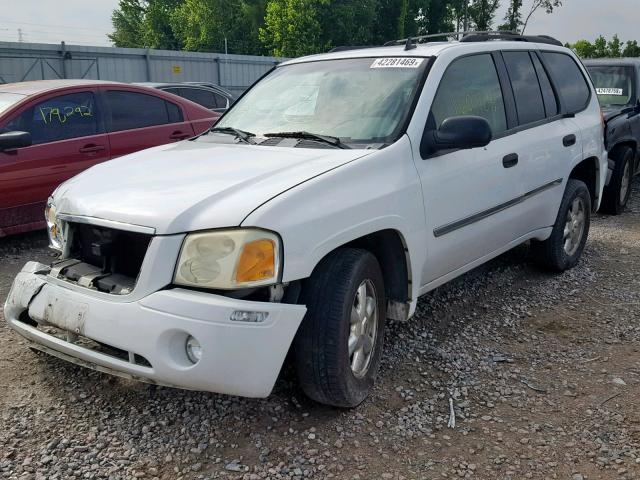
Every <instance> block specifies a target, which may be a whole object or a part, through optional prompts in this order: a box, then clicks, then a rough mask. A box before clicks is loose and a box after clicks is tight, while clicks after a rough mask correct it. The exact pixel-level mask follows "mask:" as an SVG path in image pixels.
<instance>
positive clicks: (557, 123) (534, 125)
mask: <svg viewBox="0 0 640 480" xmlns="http://www.w3.org/2000/svg"><path fill="white" fill-rule="evenodd" d="M502 57H503V59H504V63H505V66H506V70H507V73H508V76H509V80H510V84H511V86H512V88H513V95H514V98H515V105H516V111H517V118H518V127H517V128H518V130H519V131H518V133H517V137H518V144H519V148H518V151H517V153H518V161H519V168H521V170H522V172H523V177H522V179H523V186H524V193H523V207H524V215H525V216H526V218H527V219H528V222H527V225H526V226H525V227H526V231H523V232H522V234H523V235H524V234H526V233H528V232H530V231H533V230H537V229H541V228H545V227H549V226H552V225H553V224H554V222H555V220H556V216H557V214H558V207H559V205H560V200H561V199H562V195H563V192H564V185H565V183H566V181H567V179H566V178H565V176H566V174H568V172H569V171H570V170H571V168H570V167H571V165H572V162H573V161H574V159H575V158H577V157H580V156H581V155H582V148H581V143H580V129H579V128H578V126H577V125H576V123H575V122H574V121H573V120H572V119H570V118H565V117H564V116H563V115H561V114H560V101H559V98H558V97H557V95H556V93H555V91H554V89H553V88H552V85H551V82H550V80H549V77H548V75H547V72H546V69H545V68H544V67H543V65H542V63H541V61H540V59H539V58H538V56H537V54H536V52H531V51H516V50H507V51H503V52H502Z"/></svg>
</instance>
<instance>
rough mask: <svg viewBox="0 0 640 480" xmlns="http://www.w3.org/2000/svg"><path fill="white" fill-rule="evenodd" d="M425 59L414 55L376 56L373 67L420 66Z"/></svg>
mask: <svg viewBox="0 0 640 480" xmlns="http://www.w3.org/2000/svg"><path fill="white" fill-rule="evenodd" d="M423 60H424V58H413V57H394V58H376V59H375V60H374V61H373V63H372V64H371V68H418V67H419V66H420V65H421V64H422V61H423Z"/></svg>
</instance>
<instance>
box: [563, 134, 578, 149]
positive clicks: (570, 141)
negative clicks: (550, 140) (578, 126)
mask: <svg viewBox="0 0 640 480" xmlns="http://www.w3.org/2000/svg"><path fill="white" fill-rule="evenodd" d="M575 144H576V136H575V135H574V134H571V135H567V136H566V137H564V138H563V139H562V145H564V146H565V147H571V146H573V145H575Z"/></svg>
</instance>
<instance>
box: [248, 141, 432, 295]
mask: <svg viewBox="0 0 640 480" xmlns="http://www.w3.org/2000/svg"><path fill="white" fill-rule="evenodd" d="M242 226H252V227H260V228H266V229H269V230H273V231H276V232H278V233H279V234H280V236H281V237H282V241H283V248H284V267H283V281H284V282H289V281H293V280H299V279H303V278H307V277H309V276H310V275H311V273H312V272H313V269H314V268H315V266H316V265H317V264H318V263H319V262H320V260H322V259H323V258H324V257H325V256H326V255H327V254H329V253H330V252H331V251H333V250H335V249H336V248H338V247H340V246H342V245H345V244H347V243H349V242H351V241H353V240H355V239H357V238H360V237H363V236H365V235H368V234H371V233H374V232H378V231H381V230H395V231H397V232H398V233H399V234H400V236H401V237H402V239H403V241H404V243H405V245H406V248H407V250H408V257H409V258H408V267H409V271H410V272H412V273H411V274H410V275H412V278H410V280H411V282H412V283H411V285H412V299H413V300H415V299H416V298H417V292H418V287H419V285H421V280H422V279H421V278H416V277H415V276H416V275H420V273H421V272H422V264H423V263H424V261H425V259H426V253H427V248H426V245H425V238H426V224H425V216H424V204H423V198H422V190H421V185H420V182H419V178H418V174H417V171H416V168H415V165H414V163H413V159H412V157H411V149H410V143H409V140H408V138H407V137H403V138H402V139H401V140H399V141H398V142H396V143H395V144H394V145H391V146H389V147H387V148H385V149H384V150H380V151H378V152H375V153H373V154H371V155H369V156H366V157H363V158H360V159H359V160H356V161H354V162H351V163H349V164H347V165H343V166H341V167H338V168H336V169H334V170H332V171H330V172H327V173H325V174H323V175H320V176H318V177H316V178H314V179H312V180H309V181H308V182H305V183H303V184H301V185H298V186H297V187H295V188H293V189H291V190H288V191H286V192H284V193H282V194H280V195H279V196H277V197H275V198H274V199H272V200H270V201H269V202H267V203H266V204H264V205H262V206H261V207H260V208H258V209H257V210H255V211H254V212H252V213H251V214H250V215H249V216H248V217H247V218H246V219H245V221H244V222H243V223H242Z"/></svg>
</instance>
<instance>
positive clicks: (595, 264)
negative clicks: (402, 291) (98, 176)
mask: <svg viewBox="0 0 640 480" xmlns="http://www.w3.org/2000/svg"><path fill="white" fill-rule="evenodd" d="M633 198H634V200H632V204H631V205H630V208H629V210H628V211H627V212H626V213H625V214H623V215H621V216H619V217H604V216H597V217H596V218H595V219H594V221H593V225H592V231H591V237H590V241H589V243H588V245H587V249H586V251H585V255H584V257H583V261H582V262H581V263H580V265H579V266H578V267H577V268H575V269H574V270H572V271H570V272H567V273H565V274H564V275H551V274H548V273H545V272H542V271H540V270H539V269H537V268H536V267H535V266H534V265H533V264H531V263H530V261H529V257H528V251H527V247H526V246H523V247H520V248H518V249H516V250H514V251H512V252H510V253H508V254H506V255H504V256H502V257H500V258H498V259H496V260H495V261H493V262H491V263H490V264H488V265H485V266H483V267H480V268H478V269H476V270H474V271H473V272H471V273H469V274H467V275H465V276H464V277H462V278H460V279H459V280H456V281H454V282H452V283H450V284H448V285H446V286H444V287H442V288H440V289H438V290H437V291H435V292H433V293H431V294H429V295H426V296H425V297H423V299H422V300H421V302H420V304H419V307H418V315H417V317H416V318H415V319H414V320H413V321H412V322H409V323H404V324H398V323H396V324H391V325H390V327H389V328H388V334H387V338H386V346H385V348H386V351H385V358H384V361H383V368H382V372H381V378H380V381H379V383H378V385H377V387H376V389H375V391H374V393H373V395H372V396H371V397H370V398H369V399H368V400H367V401H366V402H365V403H364V404H363V405H361V406H360V407H359V408H357V409H354V410H351V411H344V410H337V409H331V408H327V407H322V406H318V405H316V404H313V403H312V402H311V401H309V400H307V399H306V398H305V397H304V396H303V395H302V393H301V392H300V391H299V390H298V388H297V387H296V385H295V382H294V381H293V375H292V374H291V372H290V370H289V369H287V368H285V370H284V372H283V374H282V375H281V379H280V380H279V382H278V384H277V386H276V389H275V391H274V393H273V394H272V395H271V397H270V398H268V399H265V400H248V399H241V398H236V397H227V396H222V395H215V394H209V393H199V392H186V391H180V390H174V389H170V388H161V387H155V386H150V385H146V384H140V383H135V382H130V381H125V380H122V379H116V378H113V377H110V376H107V375H103V374H100V373H95V372H91V371H89V370H85V369H82V368H80V367H77V366H75V365H72V364H67V363H65V362H62V361H59V360H57V359H55V358H51V357H48V356H46V355H43V354H36V353H34V352H32V351H30V350H29V349H28V348H27V347H26V345H25V343H24V342H23V341H22V340H21V338H20V337H19V336H18V335H16V334H14V333H13V332H11V331H10V330H9V329H8V328H7V327H6V325H5V324H4V322H0V325H1V326H0V372H1V373H0V392H1V393H0V478H3V479H4V478H6V479H18V478H20V479H45V478H46V479H52V480H53V479H65V480H66V479H81V478H87V479H89V478H110V479H124V478H147V479H152V478H159V479H180V478H182V479H185V480H186V479H214V478H225V479H261V478H274V479H276V478H314V479H324V478H336V479H362V480H365V479H376V480H377V479H414V478H415V479H435V478H477V479H523V478H535V479H537V478H540V479H543V478H544V479H547V478H559V479H571V480H581V479H583V480H584V479H598V478H616V479H631V478H640V409H639V408H638V405H640V401H639V400H638V393H639V386H640V322H639V321H638V320H639V318H640V275H638V272H640V182H636V185H635V191H634V196H633ZM50 257H51V254H50V252H49V251H48V250H47V248H46V241H45V238H44V236H43V235H42V234H40V233H38V234H30V235H24V236H19V237H15V238H11V239H4V240H0V300H1V301H4V298H5V296H6V295H7V293H8V289H9V286H10V283H11V280H12V278H13V276H14V275H15V274H16V272H17V271H18V270H19V269H20V267H21V266H22V264H23V263H24V262H25V261H27V260H30V259H39V260H40V261H47V260H48V259H50ZM0 316H1V314H0ZM450 399H451V402H452V405H453V408H454V410H455V417H456V425H455V428H449V427H448V426H447V424H448V422H449V420H450Z"/></svg>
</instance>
